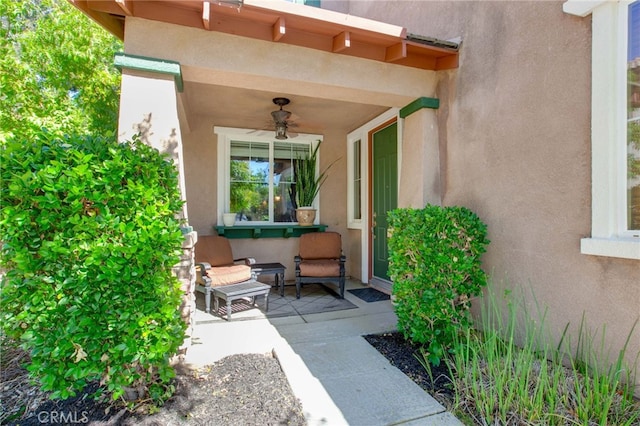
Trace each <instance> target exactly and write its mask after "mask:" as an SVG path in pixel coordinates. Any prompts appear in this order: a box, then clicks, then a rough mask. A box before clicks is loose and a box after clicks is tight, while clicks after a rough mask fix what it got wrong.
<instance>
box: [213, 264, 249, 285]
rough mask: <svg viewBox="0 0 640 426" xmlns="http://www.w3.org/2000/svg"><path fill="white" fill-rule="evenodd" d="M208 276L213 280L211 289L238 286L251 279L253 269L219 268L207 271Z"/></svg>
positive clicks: (244, 267) (242, 267)
mask: <svg viewBox="0 0 640 426" xmlns="http://www.w3.org/2000/svg"><path fill="white" fill-rule="evenodd" d="M207 275H208V276H209V278H211V287H218V286H221V285H227V284H236V283H241V282H243V281H247V280H249V279H250V278H251V267H250V266H247V265H231V266H217V267H215V268H211V269H207Z"/></svg>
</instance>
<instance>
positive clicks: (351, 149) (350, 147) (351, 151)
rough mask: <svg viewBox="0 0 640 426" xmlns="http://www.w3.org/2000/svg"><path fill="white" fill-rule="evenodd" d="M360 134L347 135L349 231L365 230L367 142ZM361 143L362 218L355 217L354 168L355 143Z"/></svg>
mask: <svg viewBox="0 0 640 426" xmlns="http://www.w3.org/2000/svg"><path fill="white" fill-rule="evenodd" d="M360 136H361V134H360V133H355V134H354V133H353V132H352V133H349V134H348V135H347V228H349V229H363V228H362V224H363V219H362V216H363V215H364V211H365V209H364V194H363V192H362V187H363V182H362V181H363V175H364V168H365V165H366V164H365V163H363V162H362V150H363V149H364V144H365V143H366V140H363V138H362V137H360ZM358 141H360V154H361V155H360V218H356V217H355V203H354V200H355V184H354V180H355V174H356V171H355V168H354V166H353V161H354V159H355V158H354V157H355V143H356V142H358Z"/></svg>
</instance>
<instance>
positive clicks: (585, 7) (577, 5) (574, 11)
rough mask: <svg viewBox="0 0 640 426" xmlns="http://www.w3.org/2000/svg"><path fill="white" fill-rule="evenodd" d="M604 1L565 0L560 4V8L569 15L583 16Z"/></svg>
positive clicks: (604, 0) (604, 1)
mask: <svg viewBox="0 0 640 426" xmlns="http://www.w3.org/2000/svg"><path fill="white" fill-rule="evenodd" d="M606 2H607V0H567V1H566V2H564V4H563V5H562V10H563V11H564V13H568V14H570V15H576V16H581V17H585V16H587V15H588V14H590V13H591V12H593V9H595V8H596V7H598V6H600V5H602V4H603V3H606Z"/></svg>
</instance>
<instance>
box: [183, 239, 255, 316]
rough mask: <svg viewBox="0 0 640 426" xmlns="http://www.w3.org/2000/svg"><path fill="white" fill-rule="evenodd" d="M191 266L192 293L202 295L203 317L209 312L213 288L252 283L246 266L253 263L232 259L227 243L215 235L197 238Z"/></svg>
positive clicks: (246, 259)
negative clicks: (194, 274)
mask: <svg viewBox="0 0 640 426" xmlns="http://www.w3.org/2000/svg"><path fill="white" fill-rule="evenodd" d="M239 262H241V263H239ZM195 263H196V290H197V291H199V292H201V293H204V295H205V311H206V312H207V313H209V311H210V310H211V293H212V292H213V289H214V288H215V287H222V286H227V285H231V284H238V283H244V282H251V281H253V280H254V279H255V276H254V275H253V274H252V272H251V266H249V265H252V264H253V263H255V259H254V258H252V257H246V258H240V259H234V258H233V253H232V251H231V244H230V243H229V240H228V239H227V238H225V237H221V236H218V235H205V236H201V237H199V238H198V242H197V244H196V247H195Z"/></svg>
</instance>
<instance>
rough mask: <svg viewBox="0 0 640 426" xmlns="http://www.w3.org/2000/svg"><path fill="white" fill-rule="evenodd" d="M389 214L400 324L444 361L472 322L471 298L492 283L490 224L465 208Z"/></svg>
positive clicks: (434, 358) (391, 269)
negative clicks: (485, 263) (484, 261)
mask: <svg viewBox="0 0 640 426" xmlns="http://www.w3.org/2000/svg"><path fill="white" fill-rule="evenodd" d="M388 217H389V228H390V231H391V235H390V238H389V275H390V277H391V279H392V281H393V293H394V296H395V312H396V314H397V316H398V329H399V331H400V332H402V334H403V335H404V336H405V338H407V339H409V340H411V341H413V342H416V343H420V344H423V345H424V346H425V350H426V354H427V359H428V360H429V362H431V363H432V364H434V365H438V364H439V363H440V360H441V359H442V357H443V356H444V355H445V354H446V352H447V351H451V350H454V349H455V348H454V342H455V341H456V337H457V336H458V335H459V334H461V333H465V332H466V330H467V329H469V328H470V327H471V325H472V322H471V317H470V314H469V308H470V306H471V298H473V297H474V296H477V295H479V294H480V293H481V291H482V288H483V287H484V286H486V284H487V277H486V274H485V272H484V271H483V270H482V268H481V264H480V256H481V255H482V253H484V252H485V250H486V246H487V244H488V243H489V240H487V238H486V234H487V227H486V225H485V224H484V223H483V222H482V221H481V220H480V219H479V218H478V216H477V215H476V214H474V213H473V212H471V211H470V210H469V209H467V208H465V207H439V206H434V205H427V206H426V207H425V208H423V209H409V208H401V209H395V210H392V211H390V212H389V215H388Z"/></svg>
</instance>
